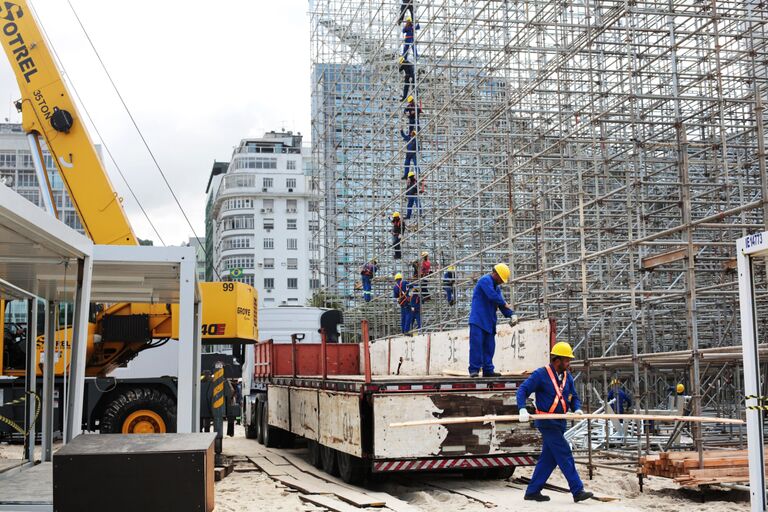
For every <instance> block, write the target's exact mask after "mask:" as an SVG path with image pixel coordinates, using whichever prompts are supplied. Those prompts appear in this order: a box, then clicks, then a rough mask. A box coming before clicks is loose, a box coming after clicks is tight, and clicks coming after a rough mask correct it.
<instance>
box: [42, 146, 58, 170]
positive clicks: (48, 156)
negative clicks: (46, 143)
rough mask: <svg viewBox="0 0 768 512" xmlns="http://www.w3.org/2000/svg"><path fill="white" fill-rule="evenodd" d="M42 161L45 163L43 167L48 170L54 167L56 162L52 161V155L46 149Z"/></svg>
mask: <svg viewBox="0 0 768 512" xmlns="http://www.w3.org/2000/svg"><path fill="white" fill-rule="evenodd" d="M43 162H44V163H45V168H46V169H48V170H49V171H52V170H54V169H56V162H54V161H53V156H52V155H51V154H50V153H48V152H47V151H46V152H45V153H43Z"/></svg>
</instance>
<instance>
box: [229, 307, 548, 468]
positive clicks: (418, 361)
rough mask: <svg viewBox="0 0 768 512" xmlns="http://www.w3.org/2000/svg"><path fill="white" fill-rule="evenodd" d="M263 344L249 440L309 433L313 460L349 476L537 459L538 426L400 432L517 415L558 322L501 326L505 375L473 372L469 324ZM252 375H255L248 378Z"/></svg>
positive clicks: (288, 439) (285, 440)
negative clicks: (523, 387) (525, 385)
mask: <svg viewBox="0 0 768 512" xmlns="http://www.w3.org/2000/svg"><path fill="white" fill-rule="evenodd" d="M366 327H367V324H366V323H365V321H363V325H362V330H363V336H362V339H363V341H362V342H361V343H327V342H326V341H325V339H324V338H323V339H322V340H321V342H320V343H303V342H302V341H301V340H300V339H297V338H299V337H297V336H294V337H293V340H292V342H286V341H285V340H282V342H281V341H280V340H269V341H265V342H261V343H259V344H257V345H255V350H254V351H253V365H252V366H251V365H246V367H249V369H248V370H247V371H248V372H250V373H251V375H249V377H250V381H251V383H250V391H249V392H248V393H246V394H245V396H244V400H243V402H244V411H243V418H244V423H245V427H246V429H247V435H248V437H250V438H255V439H256V440H257V441H258V442H260V443H262V444H264V445H266V446H271V447H279V446H286V445H290V444H291V443H292V442H293V441H294V440H295V439H303V440H305V441H306V443H307V446H308V448H309V453H310V458H311V462H312V464H314V465H315V466H316V467H318V468H322V469H323V470H325V471H326V472H328V473H330V474H332V475H340V476H341V478H342V479H343V480H344V481H346V482H349V483H358V482H360V481H361V480H363V479H364V478H366V476H367V475H369V474H372V473H373V474H387V473H402V472H414V471H430V472H433V471H448V470H454V471H456V470H460V471H472V472H480V473H482V474H483V476H493V477H507V476H510V475H511V474H512V472H513V471H514V468H515V467H516V466H525V465H533V464H535V462H536V455H537V453H538V452H539V449H540V442H539V436H538V435H537V433H536V432H535V431H534V430H533V429H532V428H531V427H530V426H529V425H521V424H518V423H514V424H498V425H490V424H485V425H478V424H458V425H432V426H423V427H408V428H392V427H390V424H392V423H395V422H402V421H410V420H422V419H430V418H445V417H466V416H482V415H486V414H517V412H518V409H517V404H516V398H515V395H516V392H517V388H518V386H519V385H520V384H521V383H522V381H523V380H524V379H525V378H526V376H527V375H528V374H529V373H530V372H531V371H533V370H534V369H535V368H537V367H539V366H543V365H545V364H547V363H548V361H549V349H550V347H551V345H552V344H553V342H554V334H553V333H554V327H553V325H552V323H551V322H550V321H549V320H529V321H523V322H520V323H519V324H518V325H516V326H514V327H512V326H508V325H500V326H499V331H498V334H497V352H496V357H495V363H496V364H497V368H498V369H499V370H500V371H501V372H502V376H501V377H492V378H482V377H480V378H471V377H469V376H468V374H467V370H466V368H467V359H468V352H469V334H468V329H459V330H455V331H447V332H440V333H430V334H423V335H418V336H413V337H411V336H402V337H395V338H384V339H379V340H374V341H368V337H367V328H366ZM244 381H245V378H244Z"/></svg>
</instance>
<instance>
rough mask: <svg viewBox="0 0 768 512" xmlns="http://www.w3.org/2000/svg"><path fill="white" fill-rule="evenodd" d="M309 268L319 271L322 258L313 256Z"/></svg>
mask: <svg viewBox="0 0 768 512" xmlns="http://www.w3.org/2000/svg"><path fill="white" fill-rule="evenodd" d="M309 270H316V271H319V270H320V260H318V259H315V258H311V259H310V260H309Z"/></svg>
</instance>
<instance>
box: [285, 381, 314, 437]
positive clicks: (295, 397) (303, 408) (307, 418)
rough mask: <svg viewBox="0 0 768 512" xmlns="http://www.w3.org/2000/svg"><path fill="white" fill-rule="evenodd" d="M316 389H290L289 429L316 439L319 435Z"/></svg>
mask: <svg viewBox="0 0 768 512" xmlns="http://www.w3.org/2000/svg"><path fill="white" fill-rule="evenodd" d="M317 394H318V391H317V390H316V389H291V431H292V432H293V433H294V434H297V435H300V436H302V437H306V438H307V439H312V440H314V441H317V439H318V437H319V433H318V431H319V425H320V419H319V409H318V396H317Z"/></svg>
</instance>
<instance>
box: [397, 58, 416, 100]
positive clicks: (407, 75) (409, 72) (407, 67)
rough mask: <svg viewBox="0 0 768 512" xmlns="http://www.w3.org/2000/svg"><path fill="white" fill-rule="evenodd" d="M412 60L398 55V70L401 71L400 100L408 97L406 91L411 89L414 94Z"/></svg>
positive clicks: (414, 78) (414, 76)
mask: <svg viewBox="0 0 768 512" xmlns="http://www.w3.org/2000/svg"><path fill="white" fill-rule="evenodd" d="M413 68H414V65H413V62H411V61H409V60H408V59H406V58H405V57H400V66H399V67H398V71H399V72H400V73H403V96H402V97H401V98H400V101H405V100H406V98H408V93H409V92H410V91H411V90H413V93H414V94H416V72H415V71H414V69H413Z"/></svg>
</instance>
